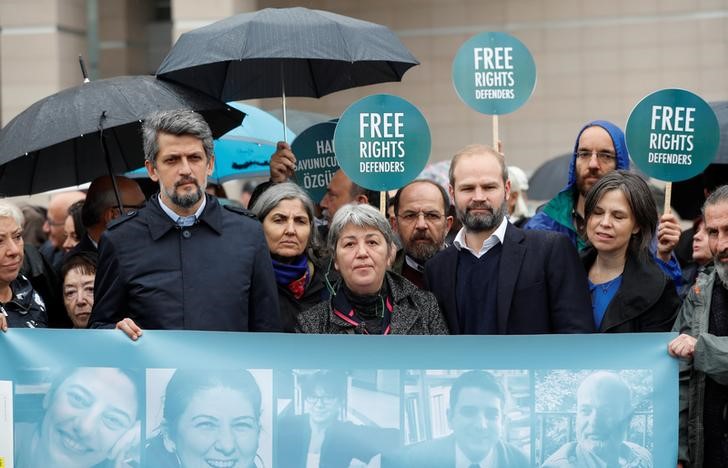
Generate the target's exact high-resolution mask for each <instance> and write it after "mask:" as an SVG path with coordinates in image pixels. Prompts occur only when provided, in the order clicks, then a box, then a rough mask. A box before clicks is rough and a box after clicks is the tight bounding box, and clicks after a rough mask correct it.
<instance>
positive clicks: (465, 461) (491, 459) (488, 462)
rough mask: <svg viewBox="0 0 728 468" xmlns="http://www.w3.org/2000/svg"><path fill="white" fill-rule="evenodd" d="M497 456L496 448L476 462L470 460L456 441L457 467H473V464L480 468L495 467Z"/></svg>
mask: <svg viewBox="0 0 728 468" xmlns="http://www.w3.org/2000/svg"><path fill="white" fill-rule="evenodd" d="M495 458H496V457H495V450H491V451H490V453H489V454H488V456H487V457H485V458H484V459H482V460H480V461H479V462H474V461H472V460H470V459H469V458H468V456H467V455H465V453H463V451H462V450H460V446H458V443H457V442H455V468H472V466H473V465H475V466H478V467H480V468H495V466H496V460H495Z"/></svg>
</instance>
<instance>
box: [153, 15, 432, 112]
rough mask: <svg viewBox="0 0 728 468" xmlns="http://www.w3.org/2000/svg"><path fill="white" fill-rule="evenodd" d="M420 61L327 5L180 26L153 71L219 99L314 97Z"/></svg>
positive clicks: (390, 77)
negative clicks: (182, 28)
mask: <svg viewBox="0 0 728 468" xmlns="http://www.w3.org/2000/svg"><path fill="white" fill-rule="evenodd" d="M418 63H419V62H418V61H417V60H416V59H415V58H414V56H412V54H411V53H410V52H409V51H408V50H407V48H405V47H404V45H402V43H401V42H400V40H399V39H398V38H397V36H396V35H395V34H394V33H393V32H392V31H390V30H389V29H388V28H386V27H385V26H381V25H378V24H374V23H369V22H367V21H361V20H358V19H354V18H349V17H347V16H342V15H337V14H334V13H330V12H327V11H320V10H309V9H306V8H300V7H298V8H282V9H275V8H267V9H264V10H260V11H256V12H253V13H243V14H240V15H236V16H232V17H230V18H226V19H224V20H221V21H218V22H216V23H213V24H210V25H208V26H204V27H202V28H198V29H195V30H192V31H189V32H187V33H184V34H182V35H181V36H180V38H179V39H178V40H177V43H176V44H175V45H174V47H172V50H171V51H170V52H169V54H167V56H166V57H165V59H164V61H163V62H162V64H161V65H160V66H159V69H158V70H157V76H159V77H160V78H163V79H168V80H171V81H175V82H178V83H181V84H184V85H187V86H190V87H193V88H196V89H199V90H201V91H203V92H204V93H206V94H209V95H210V96H213V97H216V98H218V99H221V100H223V101H234V100H239V99H253V98H266V97H278V96H281V97H283V98H284V101H283V104H284V119H283V123H284V125H285V124H286V123H287V122H286V115H285V96H303V97H321V96H325V95H326V94H329V93H333V92H335V91H340V90H342V89H348V88H354V87H357V86H365V85H370V84H374V83H382V82H387V81H400V80H401V79H402V75H404V73H405V72H406V71H407V70H408V69H409V68H411V67H413V66H415V65H417V64H418Z"/></svg>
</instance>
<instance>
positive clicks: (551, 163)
mask: <svg viewBox="0 0 728 468" xmlns="http://www.w3.org/2000/svg"><path fill="white" fill-rule="evenodd" d="M573 157H574V156H573V155H572V154H571V153H569V154H562V155H561V156H556V157H555V158H551V159H549V160H548V161H546V162H545V163H543V164H541V165H540V166H538V168H537V169H536V170H535V171H534V172H533V175H531V177H530V178H529V179H528V192H527V194H528V198H529V199H530V200H539V201H541V200H551V199H552V198H553V197H554V196H556V194H557V193H559V192H560V191H561V189H563V188H564V187H565V186H566V182H567V181H568V180H569V164H570V163H571V159H572V158H573Z"/></svg>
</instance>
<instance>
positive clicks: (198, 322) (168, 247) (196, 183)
mask: <svg viewBox="0 0 728 468" xmlns="http://www.w3.org/2000/svg"><path fill="white" fill-rule="evenodd" d="M143 137H144V153H145V158H146V161H145V165H146V168H147V172H148V173H149V177H150V178H151V179H152V180H153V181H155V182H158V183H159V188H160V190H159V194H157V195H155V196H153V197H152V198H151V199H150V200H149V201H148V202H147V204H146V206H145V207H144V208H142V209H140V210H138V211H131V212H129V213H126V215H124V216H122V217H120V218H118V219H117V220H115V221H113V222H112V223H110V225H109V227H108V229H107V231H106V232H105V233H104V234H103V235H102V237H101V240H100V242H99V264H98V269H97V274H96V282H95V286H94V307H93V310H92V312H91V318H90V321H89V322H90V323H89V326H90V327H91V328H113V327H116V328H118V329H120V330H122V331H123V332H124V333H126V334H127V335H128V336H129V337H130V338H131V339H133V340H134V339H137V338H139V337H140V336H141V334H142V329H144V328H149V329H167V330H169V329H175V330H180V329H184V330H216V331H280V329H281V327H280V319H279V317H278V294H277V291H276V283H275V277H274V275H273V267H272V263H271V259H270V255H269V253H268V248H267V243H266V240H265V236H264V235H263V229H262V227H261V225H260V223H258V222H257V221H256V220H255V219H254V217H253V215H251V214H250V213H249V212H247V211H245V210H243V209H241V208H235V207H231V206H224V207H223V206H221V205H220V203H219V202H218V200H217V199H216V198H215V197H214V196H211V195H208V194H206V193H205V186H206V184H207V177H208V176H209V175H210V174H212V171H213V168H214V155H213V141H212V132H211V131H210V127H209V126H208V124H207V122H205V120H204V119H203V118H202V116H200V115H199V114H197V113H195V112H191V111H184V110H178V111H166V112H159V113H156V114H153V115H151V116H150V117H149V118H147V119H146V120H145V121H144V125H143Z"/></svg>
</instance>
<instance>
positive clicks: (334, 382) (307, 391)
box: [299, 370, 347, 401]
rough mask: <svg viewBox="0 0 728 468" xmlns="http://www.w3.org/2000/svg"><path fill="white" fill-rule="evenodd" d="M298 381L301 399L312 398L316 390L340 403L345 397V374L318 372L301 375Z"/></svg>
mask: <svg viewBox="0 0 728 468" xmlns="http://www.w3.org/2000/svg"><path fill="white" fill-rule="evenodd" d="M299 379H300V385H301V394H302V396H303V398H306V397H308V396H313V395H314V394H315V393H316V389H317V388H320V389H322V390H323V391H325V392H326V394H327V395H330V396H335V397H337V398H338V399H339V400H341V401H344V399H345V397H346V383H347V381H346V374H345V373H343V372H337V371H327V370H319V371H316V372H314V373H313V374H307V375H302V376H300V377H299Z"/></svg>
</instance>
